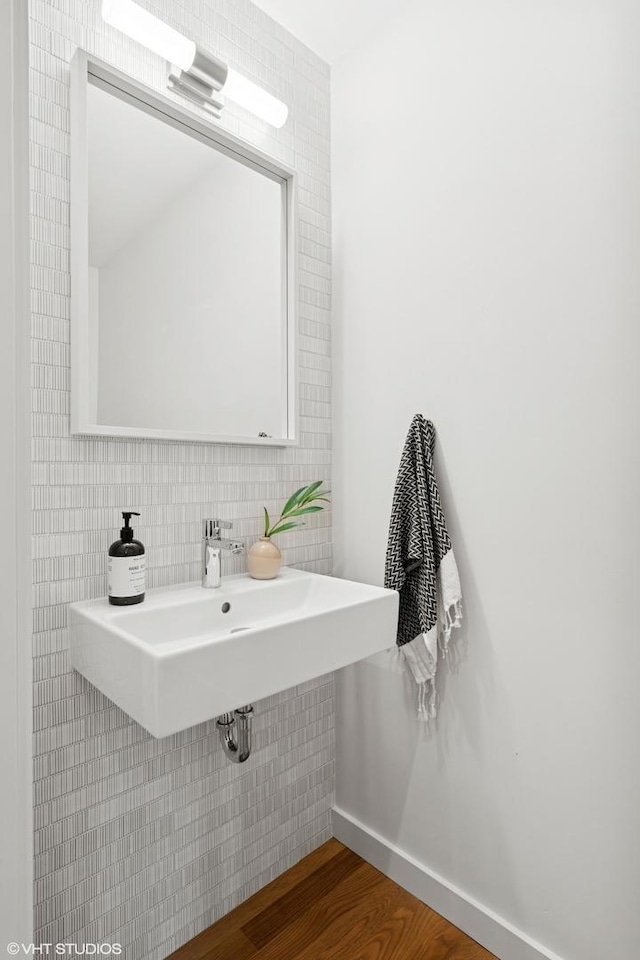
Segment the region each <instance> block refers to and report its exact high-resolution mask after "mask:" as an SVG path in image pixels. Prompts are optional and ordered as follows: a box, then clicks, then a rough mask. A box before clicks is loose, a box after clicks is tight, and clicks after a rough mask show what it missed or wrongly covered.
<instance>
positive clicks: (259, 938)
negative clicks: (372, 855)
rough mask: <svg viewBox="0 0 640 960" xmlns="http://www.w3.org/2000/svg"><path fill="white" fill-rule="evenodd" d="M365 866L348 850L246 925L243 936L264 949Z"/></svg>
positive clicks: (243, 928) (339, 854) (345, 849)
mask: <svg viewBox="0 0 640 960" xmlns="http://www.w3.org/2000/svg"><path fill="white" fill-rule="evenodd" d="M362 863H363V861H362V859H361V858H360V857H359V856H358V855H357V854H355V853H353V852H352V851H351V850H349V849H348V848H347V847H344V849H343V850H341V851H340V853H338V854H337V855H336V856H335V857H332V858H331V860H329V861H328V863H325V864H323V865H322V866H321V867H319V868H318V869H317V870H316V871H315V872H314V873H312V874H311V876H309V877H307V878H306V879H304V880H302V881H301V882H300V883H298V884H297V885H296V886H295V887H294V888H293V889H292V890H291V891H288V892H287V893H286V894H284V895H283V896H281V897H279V899H278V900H276V901H274V902H273V903H271V904H270V905H269V906H268V907H267V908H266V909H265V910H263V911H261V913H258V914H257V915H256V916H254V917H253V918H252V919H251V920H249V922H248V923H245V924H243V925H242V932H243V933H244V935H245V936H246V937H247V939H248V940H250V941H251V943H253V944H254V945H255V946H256V947H264V946H265V945H266V944H267V943H269V941H270V940H273V939H274V937H277V936H278V934H279V933H280V931H281V930H282V929H283V928H284V927H286V926H288V925H289V924H290V923H291V922H292V921H293V920H294V919H295V918H296V917H297V916H299V915H300V914H301V913H303V912H304V911H305V910H306V909H307V908H308V907H310V906H311V905H312V904H314V903H317V901H318V900H321V899H322V898H323V897H325V896H326V894H328V893H332V892H333V891H335V888H336V887H337V886H338V885H339V884H340V882H341V881H342V880H344V879H345V878H346V877H348V876H349V874H351V873H353V872H354V871H355V870H357V869H358V867H359V866H360V865H361V864H362Z"/></svg>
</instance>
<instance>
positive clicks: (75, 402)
mask: <svg viewBox="0 0 640 960" xmlns="http://www.w3.org/2000/svg"><path fill="white" fill-rule="evenodd" d="M89 77H91V78H92V81H91V82H93V83H96V84H97V85H98V86H100V87H102V88H103V89H107V90H109V91H110V92H112V93H113V94H114V96H121V97H122V98H123V99H127V100H130V98H134V99H135V101H136V106H138V107H139V108H140V109H141V110H146V111H147V112H149V113H161V114H162V119H163V120H164V121H165V122H166V123H168V124H170V125H172V126H174V127H177V128H179V129H184V128H187V129H188V131H189V135H190V136H193V137H195V138H196V139H198V140H201V141H202V142H204V143H209V144H211V145H213V146H214V147H215V149H217V150H219V151H221V152H222V153H224V154H226V155H227V156H230V157H232V158H233V159H234V160H238V161H239V162H240V163H244V164H245V165H247V166H250V167H252V168H253V169H257V170H258V171H259V172H260V171H262V172H266V173H267V174H271V175H274V174H275V175H276V176H277V177H280V178H281V179H282V180H283V181H284V184H285V192H286V250H287V254H286V270H287V277H286V290H287V305H286V327H287V362H286V371H287V391H286V397H287V417H286V423H287V436H286V437H244V436H227V435H219V434H203V433H190V432H188V431H181V430H159V429H154V428H148V429H145V428H144V427H112V426H104V425H102V424H97V423H93V422H92V418H91V412H90V411H91V406H90V400H89V398H90V389H89V370H90V369H91V367H90V356H89V269H88V268H89V177H88V141H87V86H88V84H89V82H90V81H89ZM70 106H71V433H72V435H81V436H100V437H123V438H127V437H135V438H141V439H147V440H149V439H151V440H182V441H192V442H195V443H203V442H204V443H225V444H239V443H241V444H249V445H251V446H275V447H285V446H293V445H296V444H298V443H299V428H298V346H297V310H296V305H297V299H298V289H297V279H296V278H297V246H298V244H297V214H296V206H297V203H296V177H295V172H294V171H293V170H292V169H291V168H290V167H286V166H285V165H283V164H282V163H280V162H279V161H277V162H276V161H274V160H273V159H272V158H271V157H269V156H268V155H267V154H265V153H262V152H261V151H260V150H257V149H256V148H255V147H253V146H252V145H251V144H249V143H247V142H246V141H244V140H241V139H240V138H239V137H235V136H233V135H232V134H230V133H227V132H226V131H223V130H220V129H219V128H218V127H216V126H214V125H213V124H211V123H208V122H207V121H206V120H203V119H201V118H200V117H198V116H197V115H196V114H194V113H192V112H191V111H189V110H185V109H182V108H181V107H180V106H178V105H177V104H176V103H174V102H173V101H172V100H169V99H167V98H166V97H163V96H162V95H160V94H158V93H156V92H155V91H153V90H151V89H149V88H148V87H146V86H144V85H143V84H141V83H138V82H137V81H136V80H133V79H132V78H131V77H128V76H127V75H126V74H124V73H121V72H120V71H119V70H117V69H115V68H114V67H112V66H110V65H109V64H107V63H105V62H104V61H102V60H99V59H97V58H96V57H94V56H92V55H91V54H88V53H87V52H86V51H85V50H81V49H78V50H76V53H75V54H74V57H73V60H72V62H71V99H70Z"/></svg>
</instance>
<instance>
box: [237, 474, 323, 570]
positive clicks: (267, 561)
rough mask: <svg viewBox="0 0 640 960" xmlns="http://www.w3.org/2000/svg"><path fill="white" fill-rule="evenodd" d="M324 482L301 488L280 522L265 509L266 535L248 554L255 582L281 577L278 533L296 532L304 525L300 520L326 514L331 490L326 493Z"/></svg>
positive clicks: (287, 503)
mask: <svg viewBox="0 0 640 960" xmlns="http://www.w3.org/2000/svg"><path fill="white" fill-rule="evenodd" d="M323 483H324V480H316V481H315V483H311V484H309V486H308V487H300V489H299V490H296V492H295V493H294V494H292V495H291V496H290V497H289V499H288V500H287V502H286V503H285V505H284V507H283V509H282V512H281V514H280V516H279V518H278V519H277V520H276V521H275V523H272V521H271V518H270V517H269V512H268V510H267V508H266V507H265V508H264V534H263V536H261V537H260V539H259V540H256V542H255V543H254V544H253V546H252V547H250V548H249V552H248V554H247V572H248V573H249V576H251V577H253V578H254V579H255V580H273V578H274V577H277V576H278V573H279V571H280V564H281V562H282V557H281V555H280V550H279V549H278V547H277V546H276V544H275V543H274V542H273V541H272V539H271V537H274V536H275V535H276V534H278V533H285V531H287V530H293V529H294V527H301V526H303V525H304V520H301V519H300V517H303V516H305V515H306V514H309V513H318V512H319V511H320V510H324V507H323V506H322V505H321V504H320V503H319V501H321V500H323V501H325V503H328V502H329V499H328V497H327V494H328V493H330V491H329V490H322V484H323Z"/></svg>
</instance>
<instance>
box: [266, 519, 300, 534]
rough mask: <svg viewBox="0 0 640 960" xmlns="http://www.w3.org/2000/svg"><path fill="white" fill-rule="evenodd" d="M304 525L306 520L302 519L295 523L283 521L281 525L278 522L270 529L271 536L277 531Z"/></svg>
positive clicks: (282, 531) (281, 531)
mask: <svg viewBox="0 0 640 960" xmlns="http://www.w3.org/2000/svg"><path fill="white" fill-rule="evenodd" d="M302 526H304V522H303V521H302V520H298V521H296V522H295V523H283V524H282V525H281V526H279V525H278V524H276V525H275V527H274V528H273V530H271V531H270V533H269V536H270V537H274V536H275V535H276V533H284V532H285V530H293V529H294V527H302Z"/></svg>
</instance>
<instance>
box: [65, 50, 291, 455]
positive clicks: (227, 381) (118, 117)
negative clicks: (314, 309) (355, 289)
mask: <svg viewBox="0 0 640 960" xmlns="http://www.w3.org/2000/svg"><path fill="white" fill-rule="evenodd" d="M71 121H72V126H71V287H72V289H71V324H72V328H71V344H72V385H71V392H72V417H71V428H72V433H74V434H93V435H100V436H116V437H150V438H158V439H176V440H195V441H215V442H224V443H255V444H277V445H285V444H292V443H295V442H296V410H295V404H296V392H297V391H296V337H295V327H296V322H295V302H296V289H295V269H294V268H295V242H296V241H295V209H294V207H295V203H294V175H293V172H292V171H291V170H289V169H287V168H285V167H283V166H282V165H281V164H279V163H276V162H274V161H272V160H271V159H270V158H269V157H267V156H266V155H263V154H261V153H260V152H259V151H257V150H255V149H254V148H253V147H251V146H249V145H248V144H245V143H244V142H243V141H240V140H238V139H237V138H234V137H231V136H229V135H228V134H226V133H223V132H222V131H221V130H219V129H218V128H217V127H215V126H213V125H212V124H210V123H208V122H207V121H204V120H202V121H201V120H199V119H198V118H197V117H196V116H195V115H193V114H191V113H190V112H188V111H186V110H182V109H181V108H180V107H178V106H176V105H175V104H174V103H173V102H172V101H170V100H168V99H167V98H164V97H162V96H160V95H158V94H156V93H154V92H152V91H150V90H148V89H147V88H145V87H143V86H142V85H140V84H138V83H136V82H135V81H133V80H131V79H129V78H128V77H126V76H125V75H123V74H121V73H119V72H118V71H116V70H114V69H113V68H111V67H109V66H107V65H106V64H103V63H101V62H100V61H98V60H96V59H94V58H92V57H90V56H89V55H87V54H86V53H84V51H78V52H77V53H76V55H75V57H74V60H73V63H72V98H71Z"/></svg>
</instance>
